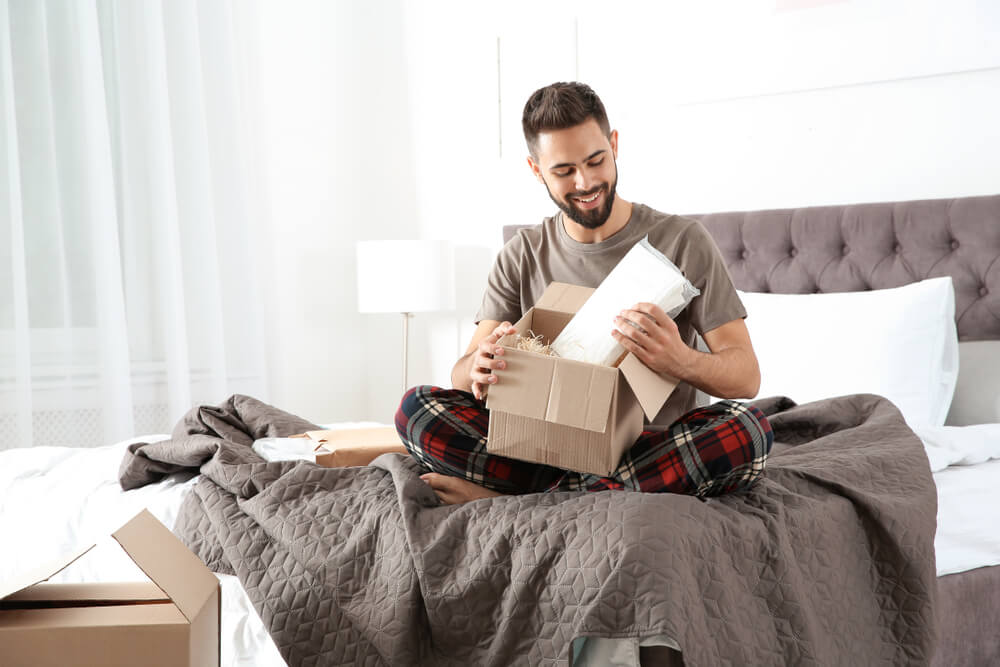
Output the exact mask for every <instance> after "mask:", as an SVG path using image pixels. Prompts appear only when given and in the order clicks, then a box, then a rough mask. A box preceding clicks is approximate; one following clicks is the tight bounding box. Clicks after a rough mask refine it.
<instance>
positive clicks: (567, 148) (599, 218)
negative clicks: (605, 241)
mask: <svg viewBox="0 0 1000 667" xmlns="http://www.w3.org/2000/svg"><path fill="white" fill-rule="evenodd" d="M537 152H538V155H537V160H536V159H533V158H531V157H529V158H528V164H529V166H530V167H531V170H532V171H533V172H534V173H535V176H536V177H537V178H538V180H539V181H541V182H542V183H543V184H544V185H545V189H546V190H548V193H549V197H550V198H551V199H552V201H553V202H554V203H555V205H556V206H558V207H559V208H560V209H561V210H562V212H563V213H564V214H566V216H567V217H569V218H570V219H571V220H573V221H574V222H576V223H577V224H579V225H581V226H583V227H586V228H587V229H597V228H598V227H600V226H601V225H603V224H604V223H605V222H607V220H608V217H609V216H610V215H611V207H612V205H613V204H614V201H615V191H616V189H617V187H618V166H617V164H616V162H615V159H616V158H617V157H618V132H617V131H613V132H612V133H611V137H610V138H608V137H606V136H604V133H603V132H601V127H600V126H599V125H598V124H597V121H595V120H593V119H587V120H586V121H584V122H583V123H581V124H579V125H575V126H573V127H570V128H566V129H565V130H552V131H549V132H542V133H540V134H539V135H538V151H537Z"/></svg>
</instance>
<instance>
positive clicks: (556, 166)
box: [549, 148, 608, 171]
mask: <svg viewBox="0 0 1000 667" xmlns="http://www.w3.org/2000/svg"><path fill="white" fill-rule="evenodd" d="M607 152H608V149H606V148H602V149H601V150H599V151H594V152H593V153H591V154H590V155H588V156H587V157H586V158H584V160H583V161H584V162H590V161H591V160H593V159H594V158H595V157H597V156H598V155H600V154H601V153H607ZM575 166H576V163H575V162H560V163H559V164H554V165H552V166H551V167H549V171H555V170H556V169H565V168H566V167H575Z"/></svg>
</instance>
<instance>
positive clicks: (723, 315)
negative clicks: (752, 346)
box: [679, 221, 747, 336]
mask: <svg viewBox="0 0 1000 667" xmlns="http://www.w3.org/2000/svg"><path fill="white" fill-rule="evenodd" d="M679 251H680V252H679V254H680V255H681V257H683V260H682V266H683V267H684V269H685V271H684V273H685V274H686V275H687V278H688V280H690V281H691V282H692V283H693V284H694V286H695V287H697V288H698V289H699V290H701V294H700V295H698V296H697V297H695V298H694V299H693V300H692V301H691V303H690V304H688V307H687V311H688V315H689V317H690V318H691V325H692V326H693V327H694V328H695V330H697V332H698V333H699V334H701V335H702V336H704V335H705V333H706V332H708V331H711V330H712V329H715V328H717V327H720V326H722V325H723V324H725V323H727V322H731V321H733V320H737V319H742V318H745V317H746V316H747V311H746V309H745V308H744V307H743V302H742V301H740V297H739V295H738V294H737V293H736V287H734V286H733V280H732V278H731V277H730V275H729V270H728V269H727V268H726V262H725V260H724V259H723V258H722V253H721V252H720V251H719V247H718V246H717V245H716V244H715V241H714V240H713V239H712V237H711V235H710V234H709V233H708V230H706V229H705V227H704V226H703V225H702V224H701V223H700V222H697V221H693V224H691V225H690V226H689V227H688V228H687V229H686V230H685V231H684V237H683V239H682V242H681V246H680V248H679Z"/></svg>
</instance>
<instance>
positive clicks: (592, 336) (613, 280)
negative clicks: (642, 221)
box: [552, 237, 701, 366]
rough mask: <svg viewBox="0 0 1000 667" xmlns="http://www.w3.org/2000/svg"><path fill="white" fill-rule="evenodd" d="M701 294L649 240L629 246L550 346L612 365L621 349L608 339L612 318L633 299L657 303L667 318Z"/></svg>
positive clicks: (564, 353)
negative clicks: (630, 247) (629, 248)
mask: <svg viewBox="0 0 1000 667" xmlns="http://www.w3.org/2000/svg"><path fill="white" fill-rule="evenodd" d="M700 293H701V292H700V291H699V290H698V288H696V287H695V286H694V285H692V284H691V282H690V281H689V280H688V279H687V278H685V277H684V274H683V273H681V270H680V269H678V268H677V267H676V266H675V265H674V263H673V262H671V261H670V260H669V259H667V257H666V256H665V255H664V254H663V253H661V252H660V251H659V250H657V249H656V248H654V247H653V246H652V245H650V243H649V237H643V239H642V240H641V241H639V242H638V243H636V244H635V245H634V246H632V249H631V250H629V251H628V252H627V253H625V256H624V257H622V260H621V261H620V262H618V264H617V265H616V266H615V268H614V269H612V270H611V273H609V274H608V276H607V277H606V278H605V279H604V281H603V282H602V283H601V284H600V285H599V286H598V287H597V289H596V290H595V291H594V293H593V294H592V295H591V296H590V298H589V299H587V302H586V303H584V304H583V306H582V307H581V308H580V310H578V311H577V313H576V315H574V316H573V319H571V320H570V321H569V324H567V325H566V327H565V328H564V329H563V330H562V332H561V333H560V334H559V336H557V337H556V339H555V341H553V342H552V350H553V351H554V352H555V353H556V354H557V355H559V356H560V357H562V358H564V359H575V360H577V361H585V362H587V363H591V364H602V365H604V366H613V365H614V364H615V363H616V362H617V361H618V360H619V359H620V358H621V357H622V356H623V355H624V354H625V348H623V347H622V346H621V345H619V344H618V342H617V341H616V340H615V339H614V338H612V337H611V329H612V328H613V320H614V317H615V316H616V315H618V314H619V313H620V312H621V311H622V310H624V309H625V308H631V307H632V306H634V305H635V304H637V303H640V302H648V303H655V304H656V305H658V306H659V307H660V308H662V309H663V310H664V311H665V312H666V313H667V315H669V316H670V317H671V318H673V317H676V316H677V314H678V313H680V312H681V311H682V310H684V307H685V306H687V305H688V304H689V303H690V302H691V299H693V298H695V297H696V296H698V295H699V294H700Z"/></svg>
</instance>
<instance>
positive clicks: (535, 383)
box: [486, 282, 677, 476]
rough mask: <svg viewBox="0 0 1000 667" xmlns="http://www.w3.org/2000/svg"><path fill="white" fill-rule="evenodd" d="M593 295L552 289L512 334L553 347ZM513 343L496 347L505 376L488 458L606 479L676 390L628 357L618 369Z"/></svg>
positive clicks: (493, 412)
mask: <svg viewBox="0 0 1000 667" xmlns="http://www.w3.org/2000/svg"><path fill="white" fill-rule="evenodd" d="M593 292H594V290H593V289H590V288H587V287H580V286H578V285H569V284H567V283H556V282H554V283H550V284H549V286H548V287H547V288H546V289H545V292H544V293H543V294H542V297H541V298H540V299H539V300H538V303H536V304H535V306H534V307H533V308H531V309H530V310H529V311H528V312H527V313H525V314H524V317H522V318H521V319H520V320H518V321H517V323H516V324H515V325H514V328H515V329H517V333H518V334H519V335H522V336H528V335H530V334H529V333H528V331H529V330H530V331H531V333H532V334H534V335H536V336H537V335H539V334H540V335H542V336H543V338H544V342H545V343H546V344H548V343H551V342H552V340H554V339H555V337H556V336H558V335H559V332H560V331H562V330H563V327H565V326H566V324H568V323H569V321H570V320H571V319H572V318H573V315H574V314H575V313H576V311H577V310H579V309H580V307H581V306H583V304H584V302H586V300H587V299H588V298H589V297H590V295H591V294H592V293H593ZM608 335H609V336H610V335H611V323H610V322H609V323H608ZM515 343H516V336H515V335H514V334H510V335H508V336H504V337H503V338H501V339H500V341H499V342H498V344H499V345H500V346H502V347H503V348H504V354H503V358H504V359H505V360H506V362H507V368H506V369H505V370H504V371H503V372H502V374H501V375H500V382H498V383H497V384H495V385H492V386H490V388H489V391H488V392H487V394H486V407H487V408H489V410H490V425H489V433H488V436H487V441H486V450H487V451H488V452H490V453H491V454H498V455H500V456H507V457H510V458H515V459H522V460H525V461H533V462H536V463H544V464H547V465H552V466H556V467H558V468H565V469H567V470H575V471H578V472H586V473H592V474H595V475H602V476H607V475H610V474H611V473H612V472H614V470H615V468H617V467H618V462H619V460H620V459H621V456H622V454H623V453H624V452H625V451H626V450H627V449H628V448H629V447H631V446H632V445H633V444H634V443H635V441H636V438H638V437H639V435H640V434H641V433H642V429H643V423H644V422H643V414H645V415H646V417H648V418H649V419H653V418H655V417H656V414H657V413H658V412H659V411H660V408H662V407H663V403H664V402H665V401H666V400H667V398H668V397H669V396H670V393H671V392H672V391H673V390H674V388H675V387H676V386H677V381H676V380H674V379H672V378H669V377H666V376H663V375H660V374H658V373H656V372H654V371H652V370H650V369H649V368H648V367H647V366H646V365H645V364H643V363H642V362H641V361H639V360H638V359H637V358H635V356H633V355H632V354H627V355H625V357H624V358H623V359H622V360H621V362H620V363H619V364H618V367H617V368H615V367H611V366H601V365H597V364H588V363H584V362H580V361H573V360H572V359H560V358H558V357H550V356H546V355H543V354H538V353H535V352H527V351H524V350H518V349H517V348H516V347H515Z"/></svg>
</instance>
